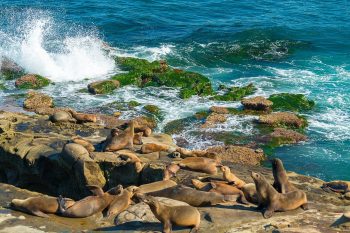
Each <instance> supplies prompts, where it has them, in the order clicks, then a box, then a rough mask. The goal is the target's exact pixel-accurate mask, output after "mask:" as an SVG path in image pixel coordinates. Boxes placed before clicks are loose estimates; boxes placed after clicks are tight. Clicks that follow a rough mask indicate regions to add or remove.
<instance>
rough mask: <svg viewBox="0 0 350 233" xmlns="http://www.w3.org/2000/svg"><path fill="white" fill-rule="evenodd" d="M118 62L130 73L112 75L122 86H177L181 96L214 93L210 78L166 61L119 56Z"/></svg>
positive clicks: (187, 96) (188, 96)
mask: <svg viewBox="0 0 350 233" xmlns="http://www.w3.org/2000/svg"><path fill="white" fill-rule="evenodd" d="M116 62H117V64H118V65H119V66H120V68H121V69H122V70H124V71H129V72H128V73H123V74H117V75H115V76H113V77H112V79H113V80H118V81H119V82H120V84H121V85H122V86H126V85H136V86H138V87H149V86H154V87H160V86H167V87H177V88H180V89H181V90H180V92H181V93H180V97H181V98H184V99H186V98H190V97H191V96H192V95H199V96H207V95H211V94H213V89H212V86H211V82H210V80H209V79H208V78H207V77H205V76H203V75H201V74H198V73H195V72H190V71H183V70H179V69H173V68H170V67H169V66H168V65H167V64H166V62H165V61H154V62H149V61H147V60H145V59H139V58H132V57H117V58H116Z"/></svg>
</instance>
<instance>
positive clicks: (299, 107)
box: [268, 93, 315, 112]
mask: <svg viewBox="0 0 350 233" xmlns="http://www.w3.org/2000/svg"><path fill="white" fill-rule="evenodd" d="M268 100H270V101H271V102H272V103H273V106H272V109H273V110H278V111H293V112H302V111H307V110H311V109H313V108H314V106H315V101H313V100H309V99H308V98H306V96H305V95H303V94H291V93H280V94H274V95H271V96H270V97H269V98H268Z"/></svg>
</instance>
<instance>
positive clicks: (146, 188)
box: [135, 180, 177, 193]
mask: <svg viewBox="0 0 350 233" xmlns="http://www.w3.org/2000/svg"><path fill="white" fill-rule="evenodd" d="M176 185H177V183H176V182H175V181H172V180H161V181H156V182H152V183H148V184H143V185H140V186H139V187H138V189H137V190H136V191H135V192H137V193H151V192H157V191H159V190H163V189H167V188H170V187H174V186H176Z"/></svg>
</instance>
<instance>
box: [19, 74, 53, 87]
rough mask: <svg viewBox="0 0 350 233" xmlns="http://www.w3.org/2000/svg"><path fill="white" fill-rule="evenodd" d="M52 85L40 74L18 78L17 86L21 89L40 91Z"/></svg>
mask: <svg viewBox="0 0 350 233" xmlns="http://www.w3.org/2000/svg"><path fill="white" fill-rule="evenodd" d="M50 83H51V81H50V80H49V79H48V78H45V77H43V76H40V75H38V74H26V75H24V76H22V77H20V78H18V79H17V80H16V82H15V85H16V87H17V88H19V89H39V88H42V87H46V86H48V85H49V84H50Z"/></svg>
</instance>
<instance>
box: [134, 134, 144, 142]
mask: <svg viewBox="0 0 350 233" xmlns="http://www.w3.org/2000/svg"><path fill="white" fill-rule="evenodd" d="M142 136H143V132H140V133H135V134H134V139H133V142H134V145H142V144H143V142H142Z"/></svg>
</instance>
